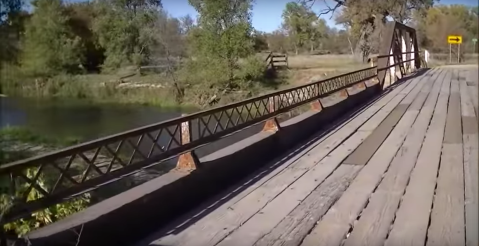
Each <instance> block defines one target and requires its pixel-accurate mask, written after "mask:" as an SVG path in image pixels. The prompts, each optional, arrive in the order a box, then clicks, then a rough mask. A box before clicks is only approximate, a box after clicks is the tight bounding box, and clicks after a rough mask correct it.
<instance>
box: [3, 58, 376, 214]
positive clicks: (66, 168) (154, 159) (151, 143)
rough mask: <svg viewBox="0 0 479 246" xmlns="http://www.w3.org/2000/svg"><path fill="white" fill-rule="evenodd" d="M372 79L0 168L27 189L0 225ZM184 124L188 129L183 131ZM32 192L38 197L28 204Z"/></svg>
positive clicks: (338, 82) (290, 93) (322, 86)
mask: <svg viewBox="0 0 479 246" xmlns="http://www.w3.org/2000/svg"><path fill="white" fill-rule="evenodd" d="M375 77H376V67H371V68H366V69H361V70H358V71H354V72H350V73H346V74H343V75H339V76H335V77H333V78H330V79H326V80H322V81H318V82H315V83H311V84H306V85H302V86H298V87H294V88H290V89H286V90H281V91H277V92H274V93H271V94H267V95H263V96H258V97H254V98H251V99H248V100H245V101H241V102H237V103H233V104H229V105H226V106H222V107H218V108H215V109H211V110H206V111H202V112H198V113H194V114H190V115H187V116H184V117H179V118H175V119H171V120H167V121H163V122H160V123H157V124H152V125H149V126H145V127H140V128H137V129H133V130H130V131H126V132H122V133H119V134H115V135H112V136H108V137H105V138H101V139H97V140H94V141H90V142H86V143H83V144H79V145H76V146H72V147H68V148H65V149H62V150H59V151H55V152H52V153H47V154H44V155H41V156H36V157H33V158H29V159H25V160H20V161H17V162H13V163H10V164H5V165H2V166H1V167H0V178H3V179H5V178H7V179H9V184H10V192H12V194H15V193H16V188H17V185H18V184H19V183H23V184H25V183H26V184H28V186H29V188H28V189H27V190H25V191H24V192H22V193H21V194H20V195H19V197H18V199H17V201H16V202H15V203H16V204H15V205H16V206H14V207H13V208H12V209H11V210H10V213H8V214H6V215H5V217H4V220H3V222H6V221H11V220H14V219H18V218H21V217H22V216H25V215H27V214H29V213H31V212H33V211H36V210H39V209H42V208H46V207H49V206H51V205H54V204H56V203H59V202H62V201H64V200H66V199H69V198H72V197H74V196H77V195H80V194H82V193H85V192H89V191H91V190H94V189H97V188H99V187H101V186H103V185H106V184H109V183H111V182H114V181H116V180H118V179H122V178H124V177H126V176H128V175H131V174H133V173H135V172H138V171H139V170H141V169H144V168H147V167H150V166H152V165H156V164H158V162H161V161H164V160H167V159H169V158H173V157H176V156H178V155H180V154H182V153H185V152H189V151H192V150H194V149H196V148H199V147H201V146H203V145H206V144H208V143H211V142H213V141H216V140H218V139H220V138H222V137H225V136H227V135H230V134H232V133H235V132H237V131H240V130H242V129H244V128H247V127H250V126H252V125H255V124H257V123H260V122H263V121H266V120H268V119H271V118H274V117H276V116H278V115H280V114H282V113H285V112H288V111H290V110H291V109H294V108H296V107H299V106H301V105H304V104H306V103H309V102H312V101H315V100H318V99H319V98H321V97H325V96H328V95H330V94H332V93H335V92H338V91H340V90H343V89H345V88H347V87H350V86H352V85H354V84H356V83H359V82H363V81H367V80H370V79H372V78H375ZM185 123H187V125H188V127H189V129H184V127H182V125H185ZM185 131H189V132H190V133H192V134H187V135H189V139H184V137H183V138H182V135H184V133H185ZM140 145H142V147H143V148H142V149H140ZM125 147H127V148H126V149H125ZM145 147H146V148H145ZM122 149H123V151H121V150H122ZM144 150H147V151H144ZM30 169H34V175H33V176H32V177H28V176H27V174H26V171H27V170H30ZM47 173H48V176H49V178H48V179H49V182H50V184H51V186H50V187H51V188H46V187H44V186H43V187H42V186H40V185H38V182H37V181H38V179H39V177H40V176H41V175H44V174H47ZM33 189H35V190H36V191H38V192H39V193H41V194H42V196H43V197H41V198H40V199H37V200H33V201H27V196H28V194H29V192H30V191H31V190H33Z"/></svg>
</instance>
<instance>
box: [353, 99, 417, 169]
mask: <svg viewBox="0 0 479 246" xmlns="http://www.w3.org/2000/svg"><path fill="white" fill-rule="evenodd" d="M407 108H408V106H407V105H404V104H403V105H398V106H397V107H396V108H395V109H394V110H393V111H392V112H391V113H390V114H389V115H388V116H387V117H386V119H385V120H384V121H383V122H382V123H381V124H380V125H379V126H378V127H377V128H376V129H375V130H374V132H373V133H372V134H371V135H370V136H369V137H368V138H366V140H365V141H364V142H362V143H361V145H360V146H359V147H358V148H357V149H356V150H354V152H353V153H351V155H349V156H348V157H347V158H346V160H344V164H352V165H366V163H368V161H369V159H370V158H371V157H372V156H373V154H374V153H375V152H376V150H377V149H378V148H379V146H380V145H381V144H382V143H383V141H384V140H385V139H386V137H387V136H388V135H389V133H390V132H391V131H392V130H393V128H394V126H395V125H396V124H397V122H398V121H399V120H400V119H401V117H402V116H403V114H404V113H406V110H407Z"/></svg>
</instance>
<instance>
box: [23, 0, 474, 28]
mask: <svg viewBox="0 0 479 246" xmlns="http://www.w3.org/2000/svg"><path fill="white" fill-rule="evenodd" d="M27 1H28V0H27ZM66 1H72V2H76V1H88V0H66ZM291 1H296V0H255V4H254V6H253V26H254V28H256V29H257V30H260V31H265V32H271V31H274V30H276V29H277V28H278V27H279V26H280V25H281V21H282V18H281V14H282V13H283V9H284V7H285V6H286V3H288V2H291ZM377 1H380V0H377ZM162 3H163V7H164V8H165V9H166V10H167V11H168V13H170V15H172V16H173V17H182V16H185V15H187V14H190V15H191V16H192V17H193V18H195V17H196V15H197V13H196V11H195V9H194V8H193V7H191V6H190V5H189V4H188V0H162ZM325 4H328V5H329V6H334V4H333V1H332V0H317V1H316V3H315V5H314V6H313V10H314V11H315V12H320V11H321V10H324V9H325V8H326V5H325ZM439 4H464V5H469V6H477V5H478V0H440V1H439ZM321 18H323V19H325V20H326V22H327V23H328V25H329V26H331V27H337V28H341V26H337V25H336V24H335V22H334V18H331V14H327V15H323V16H321Z"/></svg>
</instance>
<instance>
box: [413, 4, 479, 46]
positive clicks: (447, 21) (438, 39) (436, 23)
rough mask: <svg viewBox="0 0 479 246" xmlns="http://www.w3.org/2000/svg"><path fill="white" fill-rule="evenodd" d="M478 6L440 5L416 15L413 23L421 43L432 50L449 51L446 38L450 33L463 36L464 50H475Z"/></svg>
mask: <svg viewBox="0 0 479 246" xmlns="http://www.w3.org/2000/svg"><path fill="white" fill-rule="evenodd" d="M475 10H477V8H471V7H467V6H464V5H440V6H435V7H433V8H430V9H428V10H427V11H426V13H425V14H424V15H418V14H415V15H414V19H413V24H414V26H415V28H416V31H417V33H418V39H419V42H420V45H421V46H422V47H425V48H427V49H430V50H431V51H432V52H444V53H447V52H449V45H448V44H447V42H445V40H446V39H447V36H448V35H461V36H463V44H462V50H463V51H464V50H465V49H470V50H469V51H471V52H473V51H474V46H473V44H472V42H471V40H472V38H474V37H477V32H478V30H477V25H478V18H477V14H476V12H475Z"/></svg>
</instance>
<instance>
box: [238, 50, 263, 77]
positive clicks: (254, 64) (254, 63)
mask: <svg viewBox="0 0 479 246" xmlns="http://www.w3.org/2000/svg"><path fill="white" fill-rule="evenodd" d="M265 70H266V64H265V62H264V61H263V60H261V59H260V58H259V57H257V56H250V57H248V58H246V59H245V61H244V63H243V64H241V66H240V69H239V71H238V78H239V79H241V80H244V81H258V80H261V79H263V77H264V73H265Z"/></svg>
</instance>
